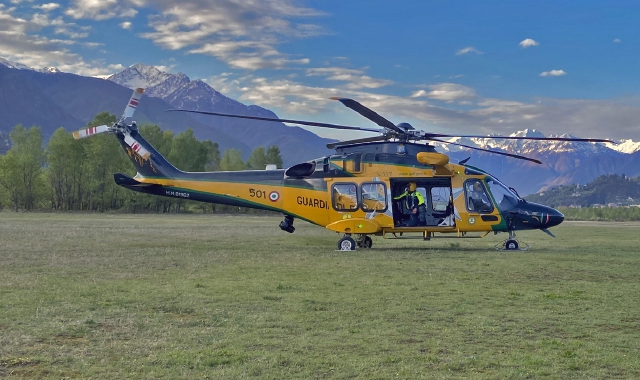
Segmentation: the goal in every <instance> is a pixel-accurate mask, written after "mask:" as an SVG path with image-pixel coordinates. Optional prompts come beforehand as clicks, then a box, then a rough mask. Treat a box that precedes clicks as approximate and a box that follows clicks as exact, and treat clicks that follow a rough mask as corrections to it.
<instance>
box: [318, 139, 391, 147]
mask: <svg viewBox="0 0 640 380" xmlns="http://www.w3.org/2000/svg"><path fill="white" fill-rule="evenodd" d="M386 139H387V137H386V136H373V137H365V138H362V139H355V140H347V141H339V142H335V143H329V144H327V148H329V149H334V148H335V147H336V146H340V145H351V144H359V143H366V142H374V141H383V140H386Z"/></svg>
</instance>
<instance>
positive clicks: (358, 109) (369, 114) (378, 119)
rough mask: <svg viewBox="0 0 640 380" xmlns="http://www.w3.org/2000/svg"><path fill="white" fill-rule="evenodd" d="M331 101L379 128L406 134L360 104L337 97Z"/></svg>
mask: <svg viewBox="0 0 640 380" xmlns="http://www.w3.org/2000/svg"><path fill="white" fill-rule="evenodd" d="M331 99H332V100H338V101H340V102H341V103H342V104H344V105H345V106H347V107H349V108H351V109H352V110H354V111H356V112H357V113H359V114H360V115H362V116H364V117H366V118H367V119H369V120H371V121H373V122H374V123H376V124H378V125H379V126H381V127H384V128H387V129H390V130H392V131H394V132H397V133H400V134H403V135H404V134H406V133H407V132H406V131H404V130H402V129H400V128H398V127H397V126H396V125H395V124H393V123H392V122H390V121H389V120H387V119H385V118H384V117H382V116H380V115H378V114H377V113H376V112H375V111H373V110H371V109H369V108H367V107H365V106H363V105H362V104H360V103H358V102H356V101H355V100H353V99H349V98H338V97H333V98H331Z"/></svg>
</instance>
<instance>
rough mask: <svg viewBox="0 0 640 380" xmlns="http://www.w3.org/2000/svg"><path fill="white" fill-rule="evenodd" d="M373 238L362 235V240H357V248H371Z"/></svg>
mask: <svg viewBox="0 0 640 380" xmlns="http://www.w3.org/2000/svg"><path fill="white" fill-rule="evenodd" d="M372 245H373V240H372V239H371V238H370V237H369V236H366V235H365V236H364V237H363V238H362V240H360V241H358V248H371V246H372Z"/></svg>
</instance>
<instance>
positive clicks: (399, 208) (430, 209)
mask: <svg viewBox="0 0 640 380" xmlns="http://www.w3.org/2000/svg"><path fill="white" fill-rule="evenodd" d="M412 182H413V183H415V184H416V192H418V193H420V195H421V196H422V199H423V200H424V205H422V204H420V205H416V203H419V202H420V201H419V199H420V196H415V197H413V196H412V195H411V194H408V193H407V192H406V191H407V187H408V185H409V184H410V183H412ZM391 194H392V197H393V198H394V200H393V222H394V226H396V227H452V226H455V215H454V208H453V197H452V190H451V177H441V178H393V179H391ZM411 198H412V199H411ZM416 206H418V207H416ZM414 208H417V210H416V211H412V210H413V209H414Z"/></svg>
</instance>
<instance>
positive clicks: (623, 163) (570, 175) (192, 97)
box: [0, 58, 640, 195]
mask: <svg viewBox="0 0 640 380" xmlns="http://www.w3.org/2000/svg"><path fill="white" fill-rule="evenodd" d="M137 87H143V88H145V95H146V96H145V99H144V101H142V102H140V105H139V107H138V110H137V111H136V115H135V119H136V121H137V122H138V123H139V124H144V123H146V122H151V123H155V124H158V125H159V126H160V127H161V128H163V129H170V130H172V131H173V132H174V133H179V132H181V131H184V130H185V129H187V128H189V127H190V128H192V129H193V130H194V132H195V134H196V136H197V137H198V138H199V139H210V140H211V141H214V142H217V143H218V144H219V145H220V148H221V150H224V149H229V148H235V149H239V150H241V151H242V152H243V157H244V158H247V157H248V156H249V154H250V153H251V151H252V150H253V149H255V148H256V147H258V146H265V147H266V146H269V145H278V147H279V148H280V151H281V154H282V157H283V160H284V164H285V166H290V165H293V164H295V163H298V162H303V161H307V160H310V159H313V158H317V157H321V156H324V155H327V154H330V153H331V152H332V151H330V150H328V149H326V147H325V146H326V144H327V143H329V142H332V141H334V140H330V139H325V138H321V137H319V136H317V135H315V134H314V133H312V132H309V131H307V130H304V129H302V128H299V127H290V126H286V125H284V124H282V123H279V122H264V121H254V120H240V119H230V118H216V117H209V116H205V115H194V114H186V113H180V112H165V111H166V110H167V109H175V108H183V109H192V110H200V111H211V112H220V113H230V114H238V115H248V116H261V117H269V118H275V117H277V116H276V115H275V114H274V113H273V112H271V111H270V110H268V109H265V108H262V107H259V106H255V105H245V104H243V103H241V102H238V101H236V100H234V99H231V98H229V97H226V96H224V95H223V94H221V93H219V92H218V91H216V90H215V89H214V88H212V87H211V86H209V85H208V84H207V83H205V82H204V81H201V80H191V79H190V78H189V77H188V76H187V75H185V74H182V73H178V74H170V73H166V72H163V71H161V70H159V69H157V68H156V67H153V66H147V65H143V64H135V65H133V66H131V67H129V68H127V69H125V70H123V71H121V72H119V73H116V74H114V75H112V76H110V77H108V78H106V79H105V78H93V77H84V76H78V75H74V74H69V73H63V72H60V71H59V70H57V69H56V68H45V69H42V70H33V69H30V68H28V67H26V66H24V65H20V64H17V63H13V62H10V61H7V60H4V59H1V58H0V114H2V115H3V118H2V119H1V120H0V153H3V151H6V149H8V147H9V145H8V141H9V140H8V134H9V131H10V130H11V129H12V128H13V127H14V126H15V125H17V124H19V123H21V124H22V125H23V126H27V127H28V126H32V125H37V126H40V127H41V128H42V131H43V134H44V136H45V137H46V138H48V137H49V136H50V135H51V134H52V133H53V131H54V130H55V129H56V128H58V127H60V126H63V127H64V128H65V129H67V130H68V131H73V130H77V129H79V128H81V127H84V126H85V125H86V123H87V122H88V121H90V120H91V119H92V118H93V116H95V115H96V114H97V113H99V112H102V111H108V112H111V113H113V114H115V115H120V114H121V112H122V110H123V108H124V104H125V103H126V99H128V97H129V96H130V94H131V90H130V89H132V88H137ZM512 135H513V136H527V137H543V136H544V135H543V134H542V133H541V132H539V131H536V130H524V131H517V132H515V133H513V134H512ZM450 141H451V142H457V143H460V144H464V145H469V146H476V147H480V148H484V149H492V150H498V151H503V152H507V153H513V154H519V155H524V156H528V157H533V158H537V159H539V160H541V161H542V162H543V165H537V164H533V163H530V162H526V161H521V160H515V159H512V158H508V157H504V156H499V155H494V154H489V153H485V152H481V151H474V150H469V149H466V148H462V147H458V146H455V145H449V144H437V148H438V150H439V151H441V152H443V153H447V154H449V155H450V156H451V158H452V160H453V161H455V160H462V159H465V158H467V157H470V160H469V161H468V164H469V165H473V166H477V167H479V168H481V169H483V170H485V171H486V172H488V173H491V174H493V175H495V176H496V177H498V178H499V179H500V180H502V181H503V182H505V183H506V184H507V185H509V186H513V187H515V188H516V189H517V190H518V191H519V192H520V193H521V194H522V195H526V194H531V193H535V192H538V191H544V190H546V189H549V188H551V187H554V186H558V185H567V184H586V183H588V182H590V181H592V180H594V179H595V178H597V177H599V176H600V175H603V174H625V175H626V176H629V177H634V176H638V175H640V142H634V141H631V140H623V141H621V142H620V144H618V145H612V144H601V143H568V142H546V141H522V140H518V141H513V140H511V141H507V140H497V139H492V138H491V136H488V137H487V138H474V139H471V138H454V139H451V140H450Z"/></svg>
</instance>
